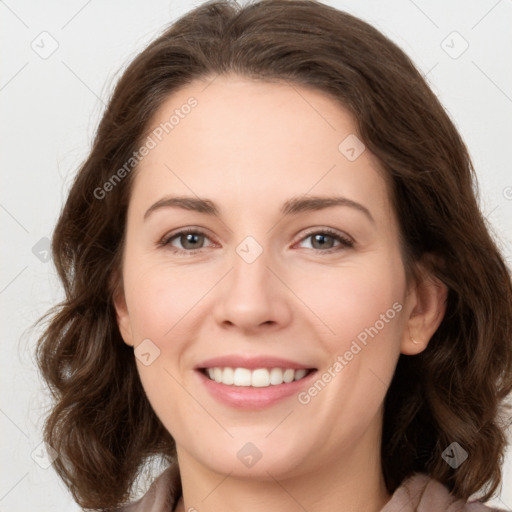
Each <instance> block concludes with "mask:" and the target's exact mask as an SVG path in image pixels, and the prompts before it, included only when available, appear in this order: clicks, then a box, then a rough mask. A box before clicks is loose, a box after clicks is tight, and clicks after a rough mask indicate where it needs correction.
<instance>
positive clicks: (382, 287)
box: [110, 76, 437, 479]
mask: <svg viewBox="0 0 512 512" xmlns="http://www.w3.org/2000/svg"><path fill="white" fill-rule="evenodd" d="M191 98H193V99H191ZM185 105H193V107H190V108H187V107H184V106H185ZM173 115H174V118H172V116H173ZM171 118H172V120H171V121H169V120H170V119H171ZM165 123H167V124H165ZM162 127H165V129H163V128H162ZM151 128H152V129H153V128H155V129H156V130H155V131H153V133H152V134H150V135H151V137H152V139H153V143H150V142H148V144H147V147H148V148H150V149H149V150H148V151H147V152H146V151H144V153H145V156H143V158H142V161H141V162H140V164H139V166H138V169H137V174H136V176H134V178H135V180H134V183H133V190H132V196H131V201H130V205H129V209H128V217H127V232H126V245H125V251H124V261H123V269H122V271H123V272H122V279H123V286H124V296H120V297H118V298H117V299H116V308H117V313H118V322H119V326H120V330H121V333H122V335H123V338H124V340H125V341H126V343H128V344H130V345H133V346H135V355H136V357H137V366H138V370H139V374H140V378H141V381H142V384H143V386H144V389H145V391H146V393H147V396H148V399H149V400H150V402H151V405H152V407H153V408H154V410H155V412H156V414H157V415H158V417H159V418H160V420H161V421H162V423H163V424H164V425H165V427H166V428H167V429H168V431H169V432H170V433H171V434H172V436H173V438H174V439H175V440H176V443H177V447H178V456H179V457H180V458H181V459H182V460H189V461H194V463H195V464H198V465H201V466H202V467H207V468H209V469H211V470H213V471H218V472H221V473H224V474H226V473H231V474H232V475H240V476H244V475H250V476H252V477H259V478H261V479H268V478H269V476H268V473H267V472H269V473H270V474H272V475H273V477H276V478H277V476H278V475H279V476H280V477H284V476H292V475H298V474H305V473H307V472H310V471H312V470H315V468H320V467H327V466H328V465H329V464H331V463H332V464H336V463H339V461H340V460H341V459H343V460H344V461H346V462H347V467H349V466H350V464H352V466H350V467H352V469H354V464H358V463H359V464H362V465H365V464H367V463H368V460H372V458H375V457H378V456H379V449H380V448H379V442H380V437H379V436H380V432H381V423H382V412H383V400H384V398H385V394H386V391H387V389H388V386H389V384H390V382H391V379H392V376H393V372H394V369H395V366H396V363H397V360H398V357H399V354H400V352H404V353H409V354H413V353H415V352H419V351H421V350H423V349H424V348H425V345H426V342H427V341H428V339H427V340H423V341H424V343H423V344H422V345H421V344H420V345H411V344H410V341H409V340H410V338H409V329H411V335H412V336H415V337H416V338H418V339H420V338H422V337H424V335H425V334H432V332H433V331H434V330H435V327H437V325H436V326H431V329H430V331H428V333H427V332H426V331H420V332H412V329H413V328H415V326H416V323H414V322H413V320H414V318H416V317H415V316H414V314H413V313H414V308H415V307H416V306H417V303H418V300H417V299H418V298H417V295H416V293H415V292H414V291H412V292H411V290H410V289H408V287H407V284H406V279H405V271H404V266H403V263H402V259H401V254H400V249H399V242H398V235H399V232H398V224H397V219H396V218H395V214H394V211H393V208H392V206H391V203H390V198H389V192H388V189H387V186H386V182H385V181H384V179H383V175H382V174H381V172H380V171H379V170H378V164H377V161H376V159H375V158H374V157H373V156H372V155H371V154H370V152H369V150H365V149H364V146H362V145H361V142H360V141H359V140H358V139H357V138H356V135H355V133H356V127H355V124H354V121H353V119H352V117H351V116H350V115H349V113H348V111H346V110H345V109H344V108H342V107H341V106H339V105H338V104H336V103H335V102H334V101H333V100H331V99H329V98H328V97H326V96H324V95H323V94H321V93H320V92H316V91H312V90H310V89H306V88H303V87H301V86H298V85H293V86H291V85H288V84H282V83H279V84H278V83H263V82H257V81H252V80H249V79H245V78H241V77H236V76H231V77H226V76H219V77H217V78H216V79H215V80H214V81H213V82H212V83H210V84H209V85H207V82H194V83H193V84H191V85H188V86H186V87H185V88H183V89H182V90H180V91H179V92H177V93H175V94H174V95H173V96H172V97H170V98H169V99H168V101H167V102H166V103H165V104H164V105H163V106H162V107H161V108H160V110H159V111H158V115H157V116H156V117H155V119H154V120H153V122H152V125H151ZM166 131H167V132H168V133H166ZM148 133H149V132H148ZM159 139H161V140H159ZM153 146H155V147H153ZM146 153H147V154H146ZM110 193H115V192H110ZM177 198H178V199H177ZM188 232H191V233H192V234H190V233H189V234H188V235H187V233H188ZM194 233H195V234H194ZM420 324H421V322H417V325H418V329H421V328H424V326H423V324H421V325H420ZM422 326H423V327H422ZM427 330H428V329H427ZM214 368H217V369H214ZM225 368H227V370H225ZM276 368H280V369H281V370H276ZM255 370H257V371H255ZM282 370H285V371H282ZM286 370H287V371H286ZM294 370H295V371H294ZM209 373H211V374H212V376H213V378H214V380H211V379H210V377H209V376H208V374H209ZM304 374H305V375H304ZM301 377H302V378H301ZM215 379H216V380H220V382H216V380H215ZM283 379H284V382H283ZM290 379H297V380H292V381H291V382H289V381H290ZM180 463H181V460H180ZM361 467H363V466H361Z"/></svg>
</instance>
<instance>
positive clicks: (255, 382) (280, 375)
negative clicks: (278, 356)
mask: <svg viewBox="0 0 512 512" xmlns="http://www.w3.org/2000/svg"><path fill="white" fill-rule="evenodd" d="M314 371H315V368H300V369H293V368H257V369H254V370H250V369H248V368H231V367H219V366H216V367H212V368H201V369H200V372H201V373H202V374H203V375H205V376H206V377H208V378H209V379H210V380H213V381H215V382H218V383H219V384H225V385H227V386H240V387H242V386H245V387H254V388H265V387H270V386H279V385H280V384H289V383H290V382H294V381H297V380H301V379H303V378H305V377H306V376H308V375H309V374H310V373H311V372H314Z"/></svg>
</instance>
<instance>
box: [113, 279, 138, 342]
mask: <svg viewBox="0 0 512 512" xmlns="http://www.w3.org/2000/svg"><path fill="white" fill-rule="evenodd" d="M113 279H115V280H116V284H115V285H114V287H113V288H114V292H113V294H112V300H113V303H114V309H115V310H116V320H117V326H118V327H119V332H120V333H121V337H122V338H123V340H124V342H125V343H126V344H127V345H129V346H130V347H133V345H134V342H133V333H132V328H131V324H130V315H129V313H128V307H127V305H126V298H125V295H124V288H123V284H122V280H121V279H120V278H117V279H116V278H115V277H113Z"/></svg>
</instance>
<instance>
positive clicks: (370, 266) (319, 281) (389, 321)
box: [295, 258, 405, 353]
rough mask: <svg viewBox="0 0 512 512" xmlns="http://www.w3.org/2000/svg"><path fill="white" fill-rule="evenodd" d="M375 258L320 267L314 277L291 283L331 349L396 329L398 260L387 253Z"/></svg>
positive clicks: (401, 281)
mask: <svg viewBox="0 0 512 512" xmlns="http://www.w3.org/2000/svg"><path fill="white" fill-rule="evenodd" d="M375 260H376V261H370V258H368V260H367V261H366V262H364V263H358V264H357V265H356V264H354V265H350V266H346V267H343V268H338V269H333V268H328V267H323V268H319V269H318V271H317V272H315V276H314V279H311V278H309V277H307V276H304V277H302V278H300V279H299V280H298V282H297V284H296V288H295V290H297V295H298V296H299V297H301V298H302V297H303V298H304V302H305V303H306V304H307V306H308V309H309V310H310V312H311V313H310V314H309V313H308V316H309V317H310V318H311V319H312V321H314V322H315V324H317V325H318V331H319V334H322V336H321V339H322V340H323V341H324V343H325V344H326V345H327V346H328V352H330V353H334V352H338V353H339V352H340V351H344V350H348V349H349V348H350V345H351V342H352V341H353V340H359V341H361V343H362V344H364V342H365V340H366V341H368V340H370V339H375V340H377V339H379V340H381V343H388V342H391V341H392V340H395V339H396V337H397V335H398V333H399V332H400V330H401V317H400V311H401V309H402V304H401V303H400V301H401V300H402V297H403V291H404V289H405V276H404V273H403V269H402V266H401V264H400V263H397V264H394V265H393V264H391V263H390V262H391V261H392V260H391V259H386V258H380V259H379V260H377V258H375Z"/></svg>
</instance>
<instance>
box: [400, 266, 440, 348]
mask: <svg viewBox="0 0 512 512" xmlns="http://www.w3.org/2000/svg"><path fill="white" fill-rule="evenodd" d="M410 298H411V300H413V302H414V305H413V306H412V308H411V311H410V313H409V318H408V320H407V323H406V327H405V330H404V335H403V341H402V345H401V353H402V354H406V355H416V354H419V353H420V352H423V351H424V350H425V349H426V348H427V346H428V343H429V341H430V339H431V338H432V336H433V335H434V333H435V332H436V330H437V328H438V327H439V325H440V324H441V322H442V320H443V318H444V315H445V312H446V301H447V298H448V287H447V286H446V285H445V284H444V283H443V282H442V281H441V280H440V279H439V278H438V277H436V276H435V275H434V274H433V273H429V274H427V275H426V277H424V278H423V279H422V280H421V281H420V282H419V283H417V285H416V288H415V289H414V290H413V291H412V293H411V297H410Z"/></svg>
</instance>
